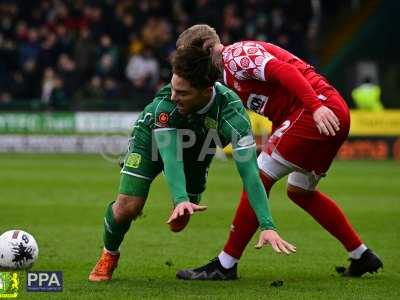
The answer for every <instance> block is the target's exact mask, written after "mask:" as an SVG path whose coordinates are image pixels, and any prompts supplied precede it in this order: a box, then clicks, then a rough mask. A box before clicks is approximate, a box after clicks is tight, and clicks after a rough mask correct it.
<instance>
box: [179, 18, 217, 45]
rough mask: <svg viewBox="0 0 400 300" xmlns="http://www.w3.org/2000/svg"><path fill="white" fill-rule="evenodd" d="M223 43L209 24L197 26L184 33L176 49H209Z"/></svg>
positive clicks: (180, 36)
mask: <svg viewBox="0 0 400 300" xmlns="http://www.w3.org/2000/svg"><path fill="white" fill-rule="evenodd" d="M220 43H221V41H220V39H219V36H218V34H217V32H216V31H215V29H214V28H212V27H211V26H209V25H207V24H197V25H193V26H192V27H189V28H188V29H186V30H185V31H183V32H182V33H181V34H180V35H179V37H178V39H177V40H176V48H180V47H187V46H196V47H200V48H209V47H212V46H214V45H215V44H220Z"/></svg>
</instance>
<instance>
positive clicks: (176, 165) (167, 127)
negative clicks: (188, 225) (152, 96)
mask: <svg viewBox="0 0 400 300" xmlns="http://www.w3.org/2000/svg"><path fill="white" fill-rule="evenodd" d="M154 115H155V128H154V129H153V135H154V140H155V142H156V144H157V149H158V151H159V153H160V156H161V159H162V161H163V164H164V174H165V178H166V180H167V184H168V187H169V189H170V191H171V194H172V199H173V203H174V207H176V208H178V209H177V210H176V213H175V210H174V213H175V214H173V215H172V216H171V218H170V219H169V220H168V222H170V221H172V219H174V218H173V217H174V216H175V217H177V216H181V215H183V214H184V213H185V211H186V210H187V211H188V212H189V213H190V214H193V212H194V211H201V210H205V209H206V207H204V206H199V205H196V204H194V203H191V202H190V201H189V196H188V194H187V191H186V178H185V172H184V165H183V160H182V157H180V156H182V155H179V154H180V153H182V145H181V140H180V138H179V136H178V130H177V128H176V125H177V122H178V120H177V119H178V117H177V112H176V108H175V105H174V104H173V103H171V102H170V101H168V100H161V101H160V102H159V103H157V105H156V106H155V112H154Z"/></svg>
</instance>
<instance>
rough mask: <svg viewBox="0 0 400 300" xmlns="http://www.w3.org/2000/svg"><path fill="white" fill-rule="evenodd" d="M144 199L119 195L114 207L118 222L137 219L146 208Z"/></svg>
mask: <svg viewBox="0 0 400 300" xmlns="http://www.w3.org/2000/svg"><path fill="white" fill-rule="evenodd" d="M144 201H145V200H144V199H143V198H142V197H136V196H128V195H123V194H119V195H118V198H117V201H115V203H114V206H113V212H114V217H115V219H116V220H117V221H128V220H132V219H136V218H137V217H138V216H139V215H140V214H141V211H142V209H143V206H144Z"/></svg>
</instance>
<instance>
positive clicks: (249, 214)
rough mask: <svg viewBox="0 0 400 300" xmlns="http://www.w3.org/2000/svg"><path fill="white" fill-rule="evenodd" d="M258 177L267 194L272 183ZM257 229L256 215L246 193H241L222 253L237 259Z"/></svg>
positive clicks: (263, 176) (262, 177) (265, 178)
mask: <svg viewBox="0 0 400 300" xmlns="http://www.w3.org/2000/svg"><path fill="white" fill-rule="evenodd" d="M260 177H261V179H262V181H263V184H264V187H265V190H266V191H267V193H269V191H270V190H271V187H272V185H273V184H274V181H273V180H271V179H270V178H269V177H266V176H265V175H263V174H261V175H260ZM257 229H258V221H257V217H256V214H255V213H254V211H253V209H252V208H251V206H250V203H249V198H248V196H247V193H246V192H245V191H243V192H242V196H241V197H240V203H239V206H238V208H237V210H236V215H235V217H234V219H233V222H232V228H231V232H230V233H229V239H228V241H227V242H226V244H225V247H224V251H225V252H226V253H228V254H229V255H231V256H233V257H234V258H237V259H239V258H240V257H241V256H242V253H243V251H244V249H245V248H246V246H247V244H248V243H249V242H250V240H251V238H252V237H253V235H254V233H255V232H256V231H257Z"/></svg>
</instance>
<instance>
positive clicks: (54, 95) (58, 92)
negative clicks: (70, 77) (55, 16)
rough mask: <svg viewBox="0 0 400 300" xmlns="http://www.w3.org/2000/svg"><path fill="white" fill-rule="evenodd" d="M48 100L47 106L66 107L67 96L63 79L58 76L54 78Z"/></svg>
mask: <svg viewBox="0 0 400 300" xmlns="http://www.w3.org/2000/svg"><path fill="white" fill-rule="evenodd" d="M49 100H50V101H49V107H50V108H52V109H66V108H68V96H67V93H66V92H65V88H64V81H63V80H62V78H60V77H59V76H56V77H55V78H54V87H53V89H52V91H51V94H50V99H49Z"/></svg>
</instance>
